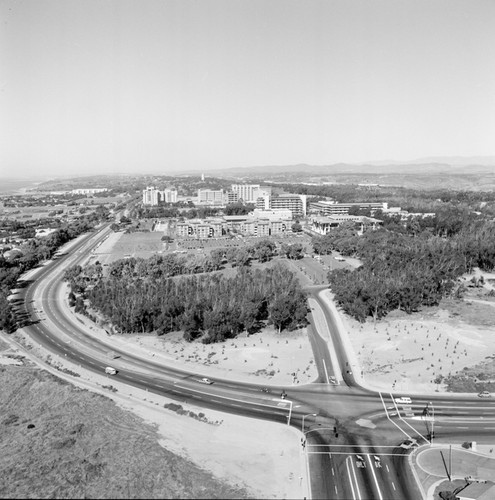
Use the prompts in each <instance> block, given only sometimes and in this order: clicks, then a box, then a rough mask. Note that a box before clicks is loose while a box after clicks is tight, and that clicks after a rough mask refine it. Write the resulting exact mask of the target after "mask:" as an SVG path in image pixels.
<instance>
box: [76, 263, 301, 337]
mask: <svg viewBox="0 0 495 500" xmlns="http://www.w3.org/2000/svg"><path fill="white" fill-rule="evenodd" d="M131 266H132V265H123V263H119V264H116V265H115V267H114V269H112V270H111V271H110V273H109V275H108V276H106V277H103V276H101V275H99V276H96V275H94V274H93V275H92V280H91V282H89V281H88V280H82V281H80V280H79V281H78V276H80V274H81V273H82V274H85V271H84V270H82V269H75V268H72V269H71V271H70V272H68V274H67V275H66V279H67V280H68V281H69V283H70V285H71V294H72V295H71V297H70V300H71V305H74V306H76V307H77V308H78V310H80V311H81V312H84V306H82V301H83V298H87V299H88V301H89V303H90V305H91V307H92V308H94V309H95V310H96V311H98V312H99V313H100V314H101V315H103V316H104V318H105V319H106V320H108V321H109V322H110V323H111V324H112V325H113V326H114V327H115V328H116V329H117V330H118V331H119V332H122V333H132V332H142V333H145V332H156V333H157V334H158V335H163V334H166V333H168V332H172V331H178V330H181V331H183V332H184V338H185V339H186V340H188V341H191V340H194V339H196V338H198V337H200V338H201V341H202V342H203V343H211V342H221V341H223V340H225V339H228V338H234V337H236V336H237V335H238V334H239V333H240V332H242V331H248V332H254V331H256V330H257V329H258V328H259V327H260V326H261V325H262V324H264V322H268V323H269V324H273V325H274V327H275V328H277V329H278V330H279V331H281V330H284V329H288V330H292V329H295V328H298V327H300V326H302V325H304V324H306V315H307V307H306V297H305V294H304V293H303V291H302V289H301V287H300V285H299V282H298V280H297V278H296V277H295V276H294V275H293V273H291V272H290V271H289V270H288V269H287V268H285V267H284V266H283V265H281V264H275V265H274V266H271V267H269V268H267V269H263V270H259V269H257V270H252V269H251V268H247V267H243V268H240V269H238V270H237V272H236V274H235V276H233V277H227V276H225V275H223V274H222V273H210V274H204V275H201V276H190V277H184V276H181V277H177V278H170V277H167V276H166V275H165V274H162V273H155V274H141V273H140V272H138V273H136V274H134V273H131V272H130V268H131ZM147 266H149V267H152V266H153V264H151V263H149V264H147V263H145V264H143V266H142V269H143V270H144V268H145V267H147ZM134 268H135V267H134ZM115 269H119V272H112V271H114V270H115ZM78 271H79V273H78ZM85 282H86V285H84V283H85ZM89 284H90V286H88V285H89Z"/></svg>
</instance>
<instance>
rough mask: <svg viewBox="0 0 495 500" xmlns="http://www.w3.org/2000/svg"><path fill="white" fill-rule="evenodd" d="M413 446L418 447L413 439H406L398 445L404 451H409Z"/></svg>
mask: <svg viewBox="0 0 495 500" xmlns="http://www.w3.org/2000/svg"><path fill="white" fill-rule="evenodd" d="M415 446H419V445H418V442H417V441H416V440H415V439H414V438H413V439H406V440H405V441H404V442H402V443H401V444H400V447H401V448H404V449H405V450H410V449H411V448H414V447H415Z"/></svg>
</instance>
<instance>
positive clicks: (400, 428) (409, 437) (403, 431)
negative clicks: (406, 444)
mask: <svg viewBox="0 0 495 500" xmlns="http://www.w3.org/2000/svg"><path fill="white" fill-rule="evenodd" d="M378 395H379V396H380V399H381V400H382V405H383V408H385V413H386V414H387V418H388V420H389V421H390V422H392V424H394V425H395V427H397V429H399V430H400V431H401V432H402V433H403V434H405V435H406V436H407V438H408V439H411V436H410V435H409V434H408V433H407V432H406V431H405V430H404V429H402V427H400V426H399V425H397V424H396V423H395V422H394V421H393V420H392V419H391V418H390V417H389V415H388V410H387V407H386V406H385V401H384V400H383V396H382V393H381V392H378Z"/></svg>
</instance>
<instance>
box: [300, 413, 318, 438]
mask: <svg viewBox="0 0 495 500" xmlns="http://www.w3.org/2000/svg"><path fill="white" fill-rule="evenodd" d="M317 415H318V413H308V414H307V415H303V418H302V426H301V432H302V433H303V434H304V419H305V418H306V417H316V416H317Z"/></svg>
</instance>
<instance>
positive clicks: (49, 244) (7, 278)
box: [0, 209, 108, 333]
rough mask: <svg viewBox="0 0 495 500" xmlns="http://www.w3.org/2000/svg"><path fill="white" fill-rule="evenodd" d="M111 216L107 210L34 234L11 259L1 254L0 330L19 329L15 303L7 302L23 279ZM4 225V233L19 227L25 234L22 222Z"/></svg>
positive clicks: (7, 222)
mask: <svg viewBox="0 0 495 500" xmlns="http://www.w3.org/2000/svg"><path fill="white" fill-rule="evenodd" d="M107 215H108V211H107V210H105V209H100V210H96V211H95V212H94V213H91V214H87V215H85V216H82V217H80V218H79V219H78V220H77V221H75V222H72V223H70V224H65V225H63V226H62V227H60V228H59V229H57V230H56V231H54V232H53V233H51V234H49V235H47V236H43V237H40V238H35V237H34V235H32V234H29V236H30V237H29V239H27V241H26V242H25V243H24V244H23V245H21V247H20V252H19V254H18V255H14V256H13V257H12V258H8V259H7V258H5V257H4V256H3V255H0V330H1V329H3V330H5V331H6V332H8V333H11V332H13V331H15V330H16V328H17V327H18V326H19V325H18V318H16V315H15V313H14V310H13V308H12V304H11V303H10V302H9V301H8V300H7V298H8V296H9V295H10V291H11V290H12V289H13V288H15V286H16V283H17V280H18V279H19V277H20V276H21V275H22V274H23V273H24V272H26V271H28V270H29V269H32V268H34V267H36V266H37V265H39V264H40V263H41V262H43V261H45V260H47V259H50V258H51V257H52V256H53V255H54V254H55V252H56V251H57V250H58V249H59V248H60V247H61V246H62V245H64V244H65V243H67V242H68V241H70V240H72V239H74V238H76V237H77V236H79V235H80V234H82V233H85V232H87V231H91V230H92V229H93V228H94V227H95V225H96V224H98V223H99V222H100V221H101V220H104V219H105V218H106V217H107ZM1 224H2V226H0V230H2V228H7V227H9V228H15V229H16V232H18V231H20V232H21V234H22V230H23V224H22V223H19V222H17V221H8V220H3V221H2V223H1ZM4 230H5V229H4ZM19 319H20V318H19Z"/></svg>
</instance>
